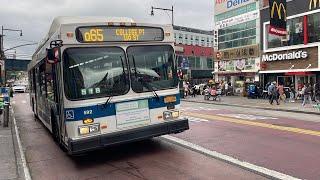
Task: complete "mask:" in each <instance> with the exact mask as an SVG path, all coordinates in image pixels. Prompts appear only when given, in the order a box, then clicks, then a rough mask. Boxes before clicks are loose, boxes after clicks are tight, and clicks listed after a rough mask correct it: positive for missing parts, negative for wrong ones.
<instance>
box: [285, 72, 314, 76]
mask: <svg viewBox="0 0 320 180" xmlns="http://www.w3.org/2000/svg"><path fill="white" fill-rule="evenodd" d="M285 75H286V76H293V75H297V76H307V75H314V73H312V72H287V73H285Z"/></svg>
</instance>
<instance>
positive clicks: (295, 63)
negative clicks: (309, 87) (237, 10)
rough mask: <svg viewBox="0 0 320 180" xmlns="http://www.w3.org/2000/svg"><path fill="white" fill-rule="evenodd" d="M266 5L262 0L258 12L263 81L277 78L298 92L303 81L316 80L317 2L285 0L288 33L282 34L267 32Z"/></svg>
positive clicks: (319, 66) (319, 76) (319, 73)
mask: <svg viewBox="0 0 320 180" xmlns="http://www.w3.org/2000/svg"><path fill="white" fill-rule="evenodd" d="M269 8H270V7H269V5H268V2H267V1H263V4H262V8H261V11H260V15H261V17H260V19H261V27H262V28H261V34H262V35H263V36H261V42H262V43H261V49H262V54H261V71H260V74H261V75H260V77H261V79H262V82H263V83H264V84H267V83H268V82H273V81H276V82H277V83H279V84H283V85H284V86H285V87H294V88H295V89H296V90H297V91H300V90H301V88H302V86H303V85H304V84H314V83H316V82H319V81H320V57H319V55H320V47H319V45H320V1H319V0H303V1H301V0H291V1H287V32H288V34H287V36H283V37H281V36H275V35H272V34H269V33H268V28H269V17H270V13H269V11H270V9H269ZM271 8H273V7H271ZM274 8H276V7H274ZM275 12H277V11H275Z"/></svg>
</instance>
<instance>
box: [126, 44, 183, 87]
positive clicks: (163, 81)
mask: <svg viewBox="0 0 320 180" xmlns="http://www.w3.org/2000/svg"><path fill="white" fill-rule="evenodd" d="M127 54H128V58H129V63H130V68H131V69H130V72H131V85H132V90H133V91H134V92H136V93H143V92H151V91H156V90H164V89H172V88H177V86H178V81H177V79H176V71H175V70H174V62H173V54H174V51H173V48H172V47H171V46H131V47H129V48H128V49H127Z"/></svg>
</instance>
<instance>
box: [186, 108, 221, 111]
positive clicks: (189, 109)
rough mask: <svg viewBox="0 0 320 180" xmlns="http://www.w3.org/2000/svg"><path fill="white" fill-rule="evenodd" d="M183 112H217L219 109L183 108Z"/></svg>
mask: <svg viewBox="0 0 320 180" xmlns="http://www.w3.org/2000/svg"><path fill="white" fill-rule="evenodd" d="M181 110H182V111H217V110H218V109H214V108H206V107H197V108H194V107H184V108H181Z"/></svg>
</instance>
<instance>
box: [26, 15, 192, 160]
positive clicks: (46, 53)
mask: <svg viewBox="0 0 320 180" xmlns="http://www.w3.org/2000/svg"><path fill="white" fill-rule="evenodd" d="M28 72H29V81H30V103H31V107H32V110H33V112H34V114H35V116H36V117H37V118H39V119H40V120H41V121H42V123H43V124H44V125H45V126H46V127H47V128H48V129H49V131H50V132H51V133H52V136H53V138H54V140H55V141H57V142H58V143H59V144H60V145H62V146H63V147H64V148H66V149H67V150H68V152H69V153H70V154H78V153H82V152H85V151H90V150H94V149H98V148H103V147H108V146H111V145H117V144H121V143H127V142H132V141H139V140H143V139H148V138H153V137H157V136H161V135H165V134H172V133H180V132H183V131H185V130H188V129H189V124H188V120H187V119H185V118H182V117H180V111H179V108H180V95H179V88H178V82H179V79H178V77H177V65H176V62H175V53H174V35H173V27H172V26H171V25H154V24H139V23H135V22H134V21H133V20H132V19H130V18H103V17H58V18H56V19H55V20H54V21H53V23H52V25H51V28H50V31H49V33H48V35H47V36H46V38H45V39H44V40H43V42H42V43H40V45H39V47H38V48H37V50H36V52H35V53H34V55H33V58H32V61H31V63H30V64H29V67H28Z"/></svg>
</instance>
